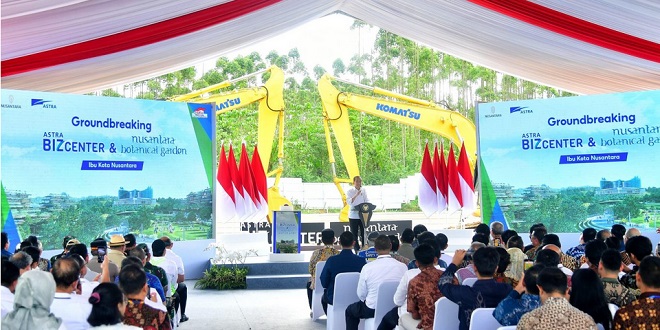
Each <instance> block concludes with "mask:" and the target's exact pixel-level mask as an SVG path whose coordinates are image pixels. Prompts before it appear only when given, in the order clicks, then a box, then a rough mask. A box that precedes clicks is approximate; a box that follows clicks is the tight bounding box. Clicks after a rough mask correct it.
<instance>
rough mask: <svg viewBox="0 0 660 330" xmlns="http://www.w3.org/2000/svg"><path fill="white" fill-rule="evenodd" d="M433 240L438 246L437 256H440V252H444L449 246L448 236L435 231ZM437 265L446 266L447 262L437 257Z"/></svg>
mask: <svg viewBox="0 0 660 330" xmlns="http://www.w3.org/2000/svg"><path fill="white" fill-rule="evenodd" d="M435 240H436V242H438V245H439V246H440V256H438V258H440V257H441V256H442V254H444V251H445V250H446V249H447V248H448V247H449V238H448V237H447V235H445V234H443V233H437V234H435ZM438 265H440V266H441V267H442V268H447V263H446V262H445V261H444V260H442V259H438Z"/></svg>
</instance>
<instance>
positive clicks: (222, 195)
mask: <svg viewBox="0 0 660 330" xmlns="http://www.w3.org/2000/svg"><path fill="white" fill-rule="evenodd" d="M216 179H217V180H218V184H217V185H216V194H215V195H216V199H215V214H216V219H217V220H218V221H223V222H226V221H229V220H231V219H232V218H233V217H235V216H236V202H235V198H234V185H233V184H232V182H231V174H230V173H229V164H227V154H226V153H225V146H224V145H223V146H222V149H221V150H220V160H219V161H218V174H217V176H216Z"/></svg>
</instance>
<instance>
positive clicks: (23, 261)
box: [9, 251, 32, 275]
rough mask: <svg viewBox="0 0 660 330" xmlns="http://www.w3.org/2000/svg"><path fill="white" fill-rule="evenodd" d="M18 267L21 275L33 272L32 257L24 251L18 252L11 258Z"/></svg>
mask: <svg viewBox="0 0 660 330" xmlns="http://www.w3.org/2000/svg"><path fill="white" fill-rule="evenodd" d="M9 261H11V262H12V263H13V264H14V265H15V266H16V267H18V269H19V271H20V272H21V275H23V274H24V273H25V272H27V271H30V270H32V257H30V255H29V254H27V253H25V252H23V251H17V252H16V253H14V254H13V255H12V256H11V258H9Z"/></svg>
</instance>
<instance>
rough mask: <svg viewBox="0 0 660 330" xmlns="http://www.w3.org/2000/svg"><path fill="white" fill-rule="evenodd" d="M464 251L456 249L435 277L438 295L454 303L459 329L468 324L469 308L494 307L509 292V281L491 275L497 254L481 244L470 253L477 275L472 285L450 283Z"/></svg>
mask: <svg viewBox="0 0 660 330" xmlns="http://www.w3.org/2000/svg"><path fill="white" fill-rule="evenodd" d="M465 254H466V251H465V250H456V252H455V253H454V258H453V259H452V261H451V264H450V265H449V266H448V267H447V269H446V270H445V273H444V274H442V277H441V278H440V281H438V288H439V289H440V292H441V293H442V295H443V296H445V297H447V299H449V300H451V301H452V302H454V303H456V304H457V305H458V319H459V321H460V326H459V329H460V330H468V328H469V327H470V315H471V314H472V311H474V310H475V309H477V308H494V307H496V306H497V304H499V303H500V301H502V300H503V299H504V298H506V296H507V295H508V294H509V292H511V285H509V284H507V283H498V282H496V281H495V280H494V279H493V275H494V274H495V270H496V269H497V266H498V264H499V262H500V254H499V253H498V252H497V250H495V248H494V247H492V246H486V247H482V248H480V249H478V250H476V251H475V252H474V254H473V255H472V260H473V262H474V268H475V271H476V273H477V278H478V280H477V282H475V283H474V285H473V286H472V287H469V286H467V285H455V284H453V280H454V274H455V273H456V271H457V270H458V266H459V265H461V264H462V263H463V259H464V258H465Z"/></svg>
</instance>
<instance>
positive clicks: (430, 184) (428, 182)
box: [419, 143, 438, 217]
mask: <svg viewBox="0 0 660 330" xmlns="http://www.w3.org/2000/svg"><path fill="white" fill-rule="evenodd" d="M420 173H421V176H420V179H419V208H421V209H422V212H424V214H425V215H426V217H430V216H431V215H432V214H433V213H435V212H436V211H438V197H437V195H436V181H435V174H434V173H433V164H432V163H431V156H430V155H429V144H428V143H427V144H426V146H425V147H424V158H422V168H421V170H420Z"/></svg>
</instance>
